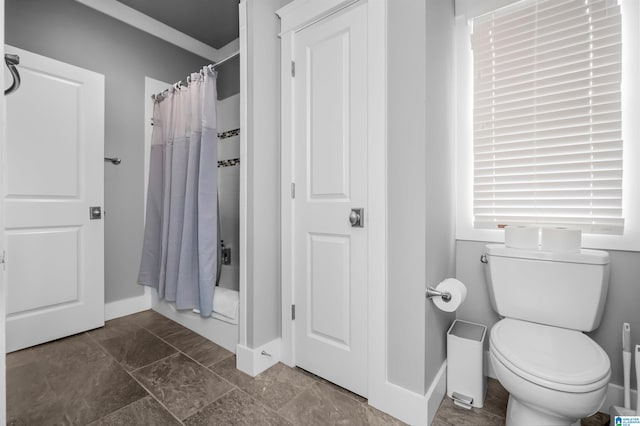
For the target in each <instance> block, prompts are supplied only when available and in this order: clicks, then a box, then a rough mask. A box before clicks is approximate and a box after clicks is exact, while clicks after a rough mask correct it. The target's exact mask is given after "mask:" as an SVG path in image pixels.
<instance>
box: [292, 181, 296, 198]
mask: <svg viewBox="0 0 640 426" xmlns="http://www.w3.org/2000/svg"><path fill="white" fill-rule="evenodd" d="M291 198H296V184H295V183H293V182H291Z"/></svg>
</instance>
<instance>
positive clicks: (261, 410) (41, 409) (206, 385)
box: [7, 311, 402, 426]
mask: <svg viewBox="0 0 640 426" xmlns="http://www.w3.org/2000/svg"><path fill="white" fill-rule="evenodd" d="M235 364H236V362H235V356H234V355H233V354H232V353H231V352H229V351H227V350H225V349H223V348H221V347H220V346H217V345H215V344H213V343H212V342H210V341H208V340H207V339H204V338H202V337H201V336H199V335H197V334H195V333H193V332H191V331H190V330H187V329H186V328H184V327H182V326H181V325H179V324H177V323H175V322H173V321H171V320H169V319H167V318H164V317H163V316H161V315H159V314H157V313H155V312H153V311H145V312H141V313H139V314H135V315H130V316H128V317H123V318H118V319H116V320H112V321H108V322H107V323H106V324H105V326H104V327H102V328H100V329H96V330H93V331H90V332H87V333H82V334H78V335H75V336H71V337H67V338H65V339H61V340H57V341H55V342H50V343H47V344H44V345H40V346H36V347H33V348H30V349H25V350H22V351H19V352H14V353H11V354H9V355H7V418H8V424H9V425H50V424H51V425H53V424H56V425H58V424H64V425H86V424H91V425H101V426H104V425H136V426H138V425H153V426H161V425H181V424H182V425H234V424H238V425H326V424H334V425H337V424H341V425H343V424H348V425H401V424H402V423H401V422H399V421H398V420H396V419H394V418H392V417H390V416H388V415H386V414H384V413H382V412H380V411H378V410H376V409H374V408H372V407H370V406H368V405H367V403H366V400H365V399H364V398H362V397H359V396H357V395H354V394H352V393H350V392H348V391H346V390H344V389H341V388H338V387H337V386H335V385H333V384H331V383H328V382H327V381H325V380H323V379H321V378H319V377H317V376H314V375H313V374H311V373H308V372H306V371H304V370H301V369H298V368H293V369H292V368H289V367H286V366H284V365H282V364H276V365H275V366H273V367H271V368H270V369H268V370H267V371H265V372H264V373H262V374H260V375H258V376H257V377H255V378H252V377H250V376H248V375H246V374H244V373H242V372H240V371H239V370H237V369H236V368H235Z"/></svg>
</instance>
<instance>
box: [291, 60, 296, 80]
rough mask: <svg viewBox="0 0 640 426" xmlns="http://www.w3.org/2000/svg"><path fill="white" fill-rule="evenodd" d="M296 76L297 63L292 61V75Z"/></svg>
mask: <svg viewBox="0 0 640 426" xmlns="http://www.w3.org/2000/svg"><path fill="white" fill-rule="evenodd" d="M295 76H296V63H295V61H291V77H295Z"/></svg>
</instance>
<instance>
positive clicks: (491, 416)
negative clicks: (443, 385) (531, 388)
mask: <svg viewBox="0 0 640 426" xmlns="http://www.w3.org/2000/svg"><path fill="white" fill-rule="evenodd" d="M508 400H509V393H508V392H507V391H506V390H505V389H504V388H503V387H502V385H501V384H500V382H498V381H497V380H495V379H489V381H488V383H487V396H486V398H485V401H484V406H483V407H482V408H472V409H470V410H467V409H465V408H461V407H458V406H456V405H454V404H453V401H452V400H451V399H450V398H447V397H445V398H444V399H443V400H442V403H441V404H440V407H439V408H438V411H437V412H436V417H435V418H434V419H433V423H432V426H453V425H455V426H504V424H505V416H506V414H507V401H508ZM580 423H581V426H605V425H608V424H609V415H608V414H604V413H597V414H594V415H593V416H591V417H588V418H586V419H582V420H581V422H580Z"/></svg>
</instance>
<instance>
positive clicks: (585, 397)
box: [482, 244, 611, 426]
mask: <svg viewBox="0 0 640 426" xmlns="http://www.w3.org/2000/svg"><path fill="white" fill-rule="evenodd" d="M482 261H483V262H484V263H485V274H486V277H487V284H488V288H489V297H490V300H491V304H492V306H493V309H494V310H495V311H496V312H497V313H498V314H499V315H500V316H501V317H502V319H501V320H500V321H498V322H497V323H496V324H495V325H494V326H493V328H492V329H491V334H490V338H489V357H490V359H491V365H492V366H493V370H494V372H495V374H496V377H497V378H498V380H499V381H500V383H501V384H502V385H503V386H504V388H505V389H506V390H507V391H508V392H509V403H508V406H507V417H506V423H507V426H525V425H535V426H543V425H558V426H559V425H572V424H574V423H575V422H576V421H577V420H578V419H581V418H584V417H588V416H590V415H592V414H594V413H595V412H597V411H598V410H599V409H600V407H601V405H602V404H603V402H604V400H605V396H606V392H607V385H608V383H609V378H610V376H611V368H610V367H611V366H610V361H609V357H608V356H607V354H606V353H605V352H604V350H603V349H602V348H601V347H600V346H599V345H598V344H597V343H596V342H594V341H593V340H592V339H590V338H589V337H588V336H587V335H585V334H584V333H583V332H585V331H591V330H595V329H596V328H597V327H598V326H599V324H600V319H601V318H602V311H603V308H604V302H605V300H606V295H607V289H608V286H609V254H608V253H607V252H603V251H598V250H580V251H579V252H576V253H557V252H548V251H542V250H527V249H516V248H510V247H506V246H505V245H503V244H488V245H486V246H485V253H484V256H483V257H482Z"/></svg>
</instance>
